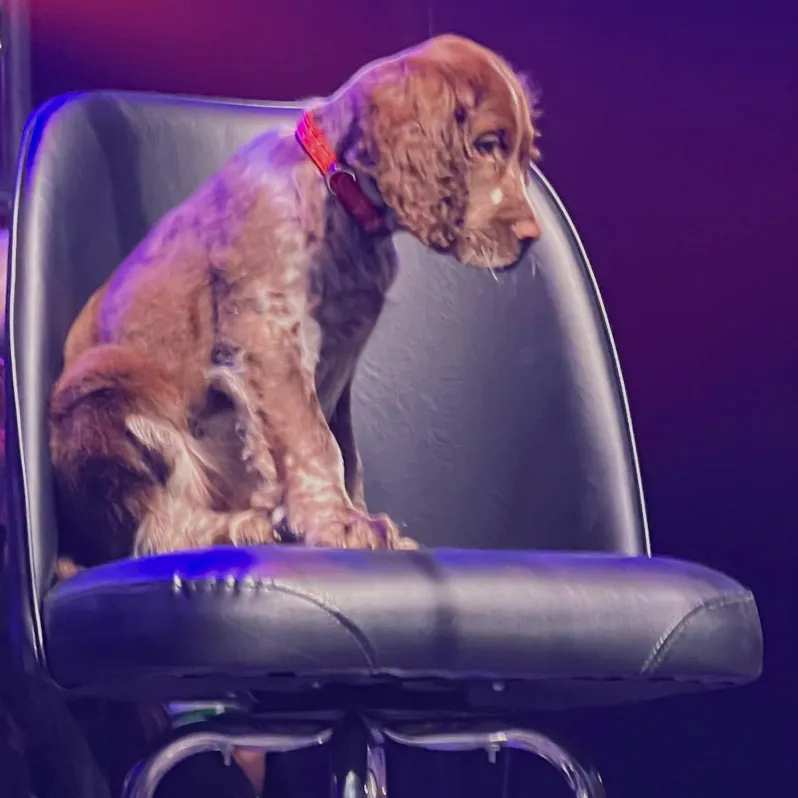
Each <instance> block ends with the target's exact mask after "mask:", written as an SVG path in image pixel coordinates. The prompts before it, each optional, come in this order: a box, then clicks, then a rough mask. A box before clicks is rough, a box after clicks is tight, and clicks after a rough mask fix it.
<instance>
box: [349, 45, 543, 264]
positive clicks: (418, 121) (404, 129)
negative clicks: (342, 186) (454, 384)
mask: <svg viewBox="0 0 798 798" xmlns="http://www.w3.org/2000/svg"><path fill="white" fill-rule="evenodd" d="M346 91H347V92H351V93H353V94H354V96H355V98H356V107H357V113H356V115H357V125H358V128H359V135H358V136H357V137H356V138H355V140H354V141H353V143H352V147H351V151H350V152H349V153H347V157H348V159H349V160H350V161H352V162H353V165H356V166H357V167H358V169H360V170H362V171H363V172H365V173H366V174H368V175H370V177H371V178H372V179H373V180H374V182H375V183H376V187H377V189H378V190H379V192H380V194H381V196H382V199H383V201H384V202H385V204H386V205H387V206H388V207H389V208H390V209H391V210H392V211H393V213H394V214H395V217H396V220H397V222H398V224H399V226H400V227H402V228H404V229H406V230H408V231H410V232H411V233H413V234H414V235H415V236H416V237H417V238H419V239H420V240H421V241H422V242H424V243H425V244H427V245H429V246H431V247H433V248H435V249H438V250H441V251H445V252H451V253H452V254H454V255H455V257H456V258H457V259H458V260H460V261H461V262H463V263H467V264H470V265H473V266H486V267H501V266H507V265H509V264H511V263H514V262H515V261H516V260H518V258H519V257H520V255H521V253H522V251H523V248H524V245H525V243H526V242H527V241H529V240H531V239H534V238H537V237H538V235H539V234H540V230H539V228H538V223H537V220H536V218H535V213H534V210H533V209H532V206H531V205H530V202H529V199H528V197H527V194H526V181H527V178H528V171H529V165H530V163H531V161H532V160H534V159H535V158H536V157H537V155H538V151H537V149H536V147H535V139H536V137H537V131H536V129H535V127H534V119H535V118H536V110H535V108H534V103H533V101H532V99H531V98H530V95H529V93H528V91H527V90H526V89H525V86H524V85H523V83H522V81H521V80H520V79H519V78H518V76H517V75H516V74H515V73H514V72H513V70H512V69H511V68H510V67H509V66H508V64H507V63H506V62H505V61H504V60H503V59H502V58H500V57H499V56H497V55H496V54H495V53H492V52H491V51H490V50H487V49H486V48H484V47H482V46H480V45H478V44H475V43H474V42H472V41H470V40H468V39H463V38H461V37H459V36H453V35H447V36H439V37H436V38H434V39H430V40H429V41H427V42H426V43H424V44H422V45H421V46H419V47H417V48H414V49H412V50H407V51H405V52H403V53H400V54H399V55H398V56H395V57H394V58H390V59H386V60H384V61H378V62H375V63H374V64H371V65H370V66H369V67H367V68H366V69H365V70H363V71H362V72H361V73H359V74H358V75H357V76H355V78H354V79H353V81H352V83H351V84H350V86H349V87H348V88H347V89H346Z"/></svg>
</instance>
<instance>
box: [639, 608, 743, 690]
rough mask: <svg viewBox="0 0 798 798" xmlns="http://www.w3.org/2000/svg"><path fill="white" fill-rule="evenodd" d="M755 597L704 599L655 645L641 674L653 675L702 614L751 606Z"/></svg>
mask: <svg viewBox="0 0 798 798" xmlns="http://www.w3.org/2000/svg"><path fill="white" fill-rule="evenodd" d="M753 601H754V597H753V596H752V595H751V594H750V593H745V594H743V595H734V596H721V597H719V598H713V599H702V600H701V601H699V602H698V604H696V605H695V606H694V607H692V608H691V609H690V610H688V611H687V612H686V613H685V614H684V615H682V617H681V618H679V620H678V621H676V623H674V624H673V625H672V626H671V627H670V629H668V631H667V632H665V633H664V634H663V635H662V636H661V637H660V639H659V640H657V642H656V643H655V644H654V646H653V648H652V649H651V653H650V654H649V655H648V657H647V658H646V661H645V662H644V663H643V667H642V668H641V669H640V674H641V675H643V674H646V673H651V672H652V671H653V670H654V669H655V668H656V667H657V666H658V665H660V664H661V663H662V660H663V659H664V658H665V656H666V655H667V654H668V652H669V651H670V650H671V649H672V648H673V646H674V645H676V643H677V641H678V640H679V638H680V637H681V636H682V635H683V634H684V632H685V631H686V630H687V627H688V626H689V625H690V623H691V622H692V621H693V620H694V619H695V618H696V617H697V616H698V615H699V614H701V613H702V612H704V611H706V610H710V611H711V610H718V609H722V608H723V607H731V606H734V605H735V604H751V603H753Z"/></svg>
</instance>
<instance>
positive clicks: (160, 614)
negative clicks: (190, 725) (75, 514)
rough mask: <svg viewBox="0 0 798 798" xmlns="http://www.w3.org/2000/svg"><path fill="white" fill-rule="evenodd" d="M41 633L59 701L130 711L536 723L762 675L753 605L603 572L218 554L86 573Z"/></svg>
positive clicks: (71, 584) (690, 577)
mask: <svg viewBox="0 0 798 798" xmlns="http://www.w3.org/2000/svg"><path fill="white" fill-rule="evenodd" d="M43 616H44V636H45V639H46V640H47V651H48V659H49V663H50V670H51V673H52V675H53V678H54V679H55V680H56V681H57V682H58V683H59V684H60V685H62V686H64V687H67V688H69V689H89V690H90V691H96V690H97V689H98V688H99V687H100V685H102V689H103V690H109V691H112V692H119V693H121V694H123V695H124V694H126V693H128V692H129V691H130V689H131V687H130V685H132V684H135V683H136V681H137V680H139V679H141V678H142V677H144V681H145V682H146V681H148V680H150V681H152V680H154V679H157V680H158V681H159V682H160V685H159V690H160V691H163V692H164V693H165V694H167V695H171V696H184V694H185V695H188V696H191V695H193V696H196V695H197V685H198V684H201V685H202V688H203V689H208V687H209V686H210V685H213V688H215V689H217V690H223V691H234V690H235V689H236V688H239V687H240V685H241V682H242V680H244V681H245V682H246V683H247V685H248V687H249V688H256V687H260V688H261V689H269V688H270V687H271V682H272V680H273V679H274V678H275V677H277V678H278V679H279V678H285V677H286V676H290V677H293V678H296V679H301V680H306V681H307V682H312V681H316V682H318V681H319V680H325V681H328V680H332V681H335V682H337V683H346V682H362V681H363V680H364V679H366V678H368V677H373V678H377V679H379V678H380V677H388V678H392V679H396V680H403V681H407V680H424V679H427V680H428V679H441V680H446V681H453V682H458V681H459V682H475V683H478V682H485V681H489V682H491V683H493V682H497V681H498V682H503V683H506V684H509V683H513V682H532V684H531V685H529V688H530V689H528V690H526V692H525V696H524V705H525V707H526V708H541V706H542V707H544V708H551V707H552V705H553V704H558V705H563V704H565V705H567V704H569V703H573V702H574V700H575V698H574V695H571V693H572V692H575V694H576V696H578V700H579V702H580V703H584V702H585V701H588V700H589V701H590V702H591V703H593V702H599V703H610V702H616V701H625V700H641V699H645V698H649V697H657V696H661V695H664V694H667V693H671V692H682V691H684V690H686V689H690V688H691V687H692V688H693V689H697V688H711V687H716V686H728V685H729V684H733V683H736V682H740V681H745V680H747V679H750V678H753V677H754V676H755V675H756V674H757V673H758V669H759V659H760V650H759V645H758V628H759V621H758V617H757V612H756V607H755V604H754V599H753V596H752V595H751V593H750V592H749V591H747V590H745V589H743V588H741V587H740V586H739V585H738V584H737V583H736V582H734V581H733V580H731V579H729V578H728V577H725V576H722V575H721V574H718V573H717V572H715V571H712V570H709V569H708V568H704V567H702V566H698V565H692V564H690V563H685V562H679V561H675V560H669V559H650V558H645V557H623V556H617V555H610V554H564V553H551V552H545V553H544V552H504V551H490V552H484V551H464V550H452V549H439V550H435V551H430V552H359V551H341V550H335V551H330V550H309V549H303V548H300V547H263V548H259V549H236V548H232V547H225V548H217V549H208V550H204V551H198V552H191V553H179V554H173V555H164V556H159V557H153V558H148V559H146V560H138V561H137V560H126V561H122V562H118V563H114V564H112V565H108V566H104V567H101V568H94V569H92V570H90V571H86V572H84V573H82V574H80V575H78V576H77V577H75V578H74V579H70V580H68V581H67V582H64V583H62V584H60V585H59V586H57V587H56V588H55V589H54V590H51V591H50V592H49V593H48V595H47V596H46V597H45V600H44V612H43ZM165 641H168V645H165ZM568 682H574V683H575V686H574V690H573V691H570V690H568V689H567V683H568ZM552 683H555V684H556V690H554V689H552ZM536 686H537V689H535V687H536Z"/></svg>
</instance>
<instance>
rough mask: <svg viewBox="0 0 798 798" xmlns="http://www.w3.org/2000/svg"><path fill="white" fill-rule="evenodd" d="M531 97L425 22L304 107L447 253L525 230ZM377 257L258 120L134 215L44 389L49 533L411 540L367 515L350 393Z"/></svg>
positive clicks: (387, 205)
mask: <svg viewBox="0 0 798 798" xmlns="http://www.w3.org/2000/svg"><path fill="white" fill-rule="evenodd" d="M533 113H534V109H533V108H532V107H531V104H530V101H529V98H528V95H527V93H526V92H525V90H524V87H523V86H522V84H521V83H520V81H519V80H518V78H517V76H515V74H514V73H513V72H512V70H511V69H510V67H509V66H508V65H507V64H506V63H505V62H504V61H503V60H502V59H501V58H499V57H498V56H497V55H495V54H494V53H491V52H490V51H489V50H486V49H485V48H483V47H481V46H479V45H477V44H475V43H473V42H471V41H468V40H466V39H462V38H460V37H456V36H441V37H437V38H435V39H431V40H429V41H428V42H426V43H424V44H422V45H421V46H419V47H417V48H414V49H412V50H408V51H405V52H403V53H400V54H399V55H397V56H394V57H392V58H389V59H385V60H382V61H377V62H375V63H373V64H370V65H369V66H368V67H366V68H365V69H363V70H361V71H360V72H359V73H358V74H357V75H355V76H354V77H353V78H352V80H351V81H350V82H349V83H348V84H347V85H346V86H344V88H343V89H341V91H339V92H338V93H337V94H335V95H334V96H332V97H330V98H328V99H326V100H323V101H321V102H319V103H318V104H317V105H316V106H315V107H314V109H313V114H314V117H315V119H316V122H317V123H318V125H319V126H320V128H321V129H322V130H323V132H324V133H325V135H326V137H327V138H328V140H330V142H331V143H332V144H333V146H334V147H335V148H336V152H337V154H338V157H339V160H340V161H341V162H342V163H343V164H345V165H347V166H348V167H350V168H351V169H352V170H354V171H355V172H356V173H357V175H358V177H359V179H360V182H361V185H362V186H363V187H364V190H365V191H366V193H367V194H368V195H369V197H370V198H371V199H372V201H373V202H374V203H375V205H377V206H378V208H379V209H380V211H381V213H382V215H383V218H384V222H385V227H386V231H387V233H390V232H392V231H394V230H399V229H404V230H407V231H409V232H410V233H412V234H413V235H415V236H416V237H417V238H418V239H419V240H420V241H422V242H423V243H425V244H427V245H429V246H430V247H433V248H435V249H437V250H440V251H444V252H450V253H452V254H454V255H455V257H456V258H457V259H458V260H460V261H461V262H463V263H467V264H471V265H474V266H480V267H491V268H493V267H501V266H506V265H509V264H511V263H513V262H514V261H516V260H517V259H518V257H519V256H520V254H521V252H522V248H523V245H524V242H525V241H526V240H528V239H532V238H535V237H537V235H538V234H539V230H538V226H537V222H536V219H535V215H534V212H533V209H532V208H531V206H530V203H529V200H528V198H527V196H526V192H525V182H526V173H527V168H528V164H529V162H530V159H531V158H532V157H533V156H534V154H535V152H536V151H535V145H534V142H535V136H536V131H535V129H534V127H533V124H532V117H533ZM395 271H396V254H395V251H394V247H393V243H392V239H391V236H390V235H389V234H381V235H368V234H366V233H365V232H364V231H363V230H362V229H361V228H360V227H359V226H358V224H357V222H355V221H354V220H353V219H352V218H351V217H350V216H348V215H347V213H346V212H345V211H344V210H343V209H342V208H341V207H340V206H339V205H338V203H337V202H336V200H335V199H334V198H333V197H331V196H330V195H329V193H328V192H327V190H326V186H325V183H324V180H323V178H322V176H321V175H320V174H319V173H318V172H317V170H316V168H315V166H314V165H313V164H312V163H311V162H310V160H309V159H308V157H307V156H306V154H305V153H304V152H303V151H302V149H301V148H300V146H299V145H298V144H297V142H296V140H295V138H294V135H293V131H280V132H270V133H267V134H265V135H263V136H261V137H260V138H258V139H256V140H255V141H253V142H252V143H251V144H250V145H249V146H247V147H246V148H244V149H243V150H242V151H241V152H239V153H238V154H237V155H235V156H234V157H233V158H232V159H231V160H230V161H229V162H228V163H227V164H226V165H225V166H224V167H223V168H222V169H221V171H220V172H219V173H218V174H217V175H216V176H215V177H214V178H212V179H211V180H210V181H209V182H208V183H206V184H205V185H204V186H203V187H202V188H200V189H199V190H198V191H197V192H196V193H195V194H194V195H193V196H192V197H190V198H189V199H188V200H186V201H185V202H184V203H183V204H182V205H180V206H179V207H177V208H176V209H175V210H173V211H172V212H171V213H169V214H167V215H166V216H165V217H164V218H163V219H162V220H161V222H160V223H158V224H157V225H156V226H155V228H154V229H153V230H152V231H151V232H150V234H149V235H148V236H147V238H146V239H145V240H144V241H143V242H142V243H141V245H140V246H139V247H138V248H137V249H136V250H135V251H134V252H133V253H132V254H131V255H130V257H129V258H128V259H127V260H126V261H125V262H124V263H123V264H122V266H121V267H120V268H119V269H118V270H117V272H116V273H115V274H114V275H113V276H112V277H111V279H110V280H109V281H108V282H107V283H106V284H105V285H104V286H102V287H101V288H100V289H99V290H98V291H97V292H96V293H95V295H94V296H93V297H92V298H91V300H90V301H89V303H88V304H87V305H86V307H85V308H84V310H83V312H82V313H81V314H80V316H79V317H78V319H77V321H76V322H75V324H74V326H73V328H72V330H71V332H70V334H69V337H68V340H67V343H66V347H65V370H64V372H63V374H62V375H61V378H60V379H59V380H58V382H57V384H56V386H55V388H54V391H53V395H52V403H51V412H50V419H49V421H50V443H51V454H52V460H53V465H54V468H55V474H56V485H57V490H58V500H59V507H60V512H61V515H62V525H63V534H62V553H63V554H65V555H69V556H71V557H72V558H73V560H74V562H75V563H77V564H89V565H90V564H94V563H98V562H102V561H104V560H109V559H113V558H117V557H122V556H125V555H129V554H131V553H136V554H142V553H148V552H157V551H166V550H172V549H180V548H187V547H194V546H205V545H210V544H213V543H217V542H224V541H228V542H233V543H239V542H241V543H272V542H276V541H277V540H278V539H279V538H280V534H279V533H278V531H277V530H276V529H275V525H276V522H277V521H278V520H279V519H280V518H281V517H282V516H283V515H284V516H285V522H286V525H287V527H288V528H289V529H290V532H291V533H292V534H293V535H294V536H296V537H297V538H298V539H300V540H303V541H304V542H306V543H307V544H308V545H325V546H327V545H329V546H356V547H385V546H388V547H396V546H405V545H413V544H412V543H411V542H408V541H405V540H403V539H402V538H400V536H399V535H398V533H397V530H396V527H395V526H394V524H393V523H392V522H391V521H390V520H389V519H388V518H386V517H384V516H372V515H369V514H368V513H367V511H366V509H365V505H364V502H363V496H362V475H361V473H360V460H359V458H358V456H357V449H356V447H355V442H354V437H353V434H352V423H351V416H350V409H349V390H350V383H351V380H352V375H353V372H354V369H355V365H356V363H357V360H358V357H359V355H360V353H361V351H362V349H363V347H364V345H365V343H366V341H367V339H368V337H369V335H370V333H371V331H372V329H373V328H374V325H375V323H376V321H377V318H378V316H379V314H380V311H381V309H382V305H383V301H384V297H385V293H386V291H387V289H388V287H389V286H390V284H391V282H392V280H393V278H394V275H395Z"/></svg>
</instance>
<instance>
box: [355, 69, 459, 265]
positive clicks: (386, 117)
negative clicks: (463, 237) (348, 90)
mask: <svg viewBox="0 0 798 798" xmlns="http://www.w3.org/2000/svg"><path fill="white" fill-rule="evenodd" d="M359 88H360V89H361V91H362V92H363V96H362V97H361V104H360V116H361V118H360V120H359V124H360V128H361V131H362V134H363V140H362V142H361V143H362V147H361V148H360V151H361V164H360V165H361V167H362V168H363V169H364V170H365V171H367V172H368V173H369V174H370V175H371V176H372V177H373V178H374V180H375V182H376V184H377V187H378V188H379V191H380V193H381V195H382V198H383V200H384V201H385V203H386V204H387V205H388V206H389V207H390V208H391V209H392V210H393V211H394V212H395V213H396V216H397V219H398V221H399V223H400V225H401V226H402V227H403V228H405V229H407V230H409V231H410V232H411V233H413V234H414V235H415V236H416V237H417V238H419V239H420V240H421V241H422V242H423V243H425V244H427V245H429V246H432V247H435V248H436V249H441V250H448V249H450V248H451V247H452V245H453V244H454V242H455V240H456V238H457V230H458V227H459V226H460V225H461V224H462V222H463V218H464V216H465V213H466V206H467V202H468V186H467V182H466V144H465V139H464V123H465V112H464V110H463V109H462V108H461V107H460V106H459V104H458V100H457V95H456V91H455V87H454V84H453V81H452V79H451V78H450V77H449V76H447V75H446V74H445V73H444V71H443V70H441V69H440V67H438V66H437V65H436V64H434V63H432V62H431V61H429V60H427V59H424V58H423V57H411V58H403V59H397V60H395V61H392V62H388V63H384V64H382V65H380V67H378V68H377V69H375V70H374V71H373V72H371V73H369V74H367V75H365V76H364V77H363V79H362V80H361V84H360V86H359Z"/></svg>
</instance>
